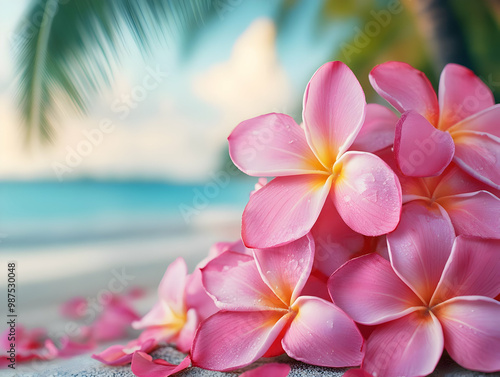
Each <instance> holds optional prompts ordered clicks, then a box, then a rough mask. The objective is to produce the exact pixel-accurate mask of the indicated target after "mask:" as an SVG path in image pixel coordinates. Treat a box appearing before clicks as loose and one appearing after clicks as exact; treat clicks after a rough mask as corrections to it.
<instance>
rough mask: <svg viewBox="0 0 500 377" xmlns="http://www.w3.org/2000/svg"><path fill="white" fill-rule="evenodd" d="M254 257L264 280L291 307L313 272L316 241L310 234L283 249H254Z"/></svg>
mask: <svg viewBox="0 0 500 377" xmlns="http://www.w3.org/2000/svg"><path fill="white" fill-rule="evenodd" d="M254 256H255V261H256V263H257V268H258V269H259V272H260V276H261V277H262V280H264V282H265V283H266V284H267V285H268V287H269V288H270V289H271V290H272V291H273V292H274V294H275V295H276V296H278V297H279V298H280V299H281V301H283V302H284V303H285V304H286V305H291V303H292V302H293V301H295V299H296V298H297V297H298V296H299V295H300V292H301V291H302V288H304V285H305V284H306V281H307V279H308V278H309V275H310V273H311V269H312V265H313V261H314V240H313V239H312V236H310V235H307V236H305V237H302V238H299V239H298V240H297V241H293V242H290V243H288V244H286V245H283V246H279V247H273V248H269V249H264V250H261V249H255V250H254Z"/></svg>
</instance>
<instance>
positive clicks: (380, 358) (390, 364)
mask: <svg viewBox="0 0 500 377" xmlns="http://www.w3.org/2000/svg"><path fill="white" fill-rule="evenodd" d="M443 344H444V341H443V330H442V329H441V325H440V324H439V321H438V320H437V318H436V317H435V316H434V315H433V314H432V312H426V311H425V309H421V310H418V311H415V312H413V313H410V314H408V315H406V316H404V317H402V318H399V319H397V320H395V321H391V322H388V323H385V324H383V325H380V326H378V327H377V328H376V329H375V331H373V333H372V334H371V335H370V337H369V338H368V340H367V341H366V349H365V352H366V354H365V358H364V360H363V364H362V368H363V369H365V370H366V371H367V372H368V373H371V374H372V375H374V376H381V377H382V376H383V377H401V376H427V375H428V374H430V373H432V371H433V370H434V368H435V367H436V364H437V363H438V361H439V359H440V358H441V354H442V353H443Z"/></svg>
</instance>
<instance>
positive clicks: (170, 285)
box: [158, 257, 187, 313]
mask: <svg viewBox="0 0 500 377" xmlns="http://www.w3.org/2000/svg"><path fill="white" fill-rule="evenodd" d="M186 281H187V266H186V262H185V261H184V259H183V258H182V257H179V258H177V259H176V260H175V261H174V262H172V263H171V264H170V265H169V266H168V268H167V271H165V275H164V276H163V279H161V282H160V285H159V286H158V297H159V298H160V301H164V302H166V303H167V304H168V306H169V307H170V308H171V309H172V310H173V311H174V312H175V313H183V312H184V311H185V309H184V308H185V304H184V298H185V293H184V289H185V287H186Z"/></svg>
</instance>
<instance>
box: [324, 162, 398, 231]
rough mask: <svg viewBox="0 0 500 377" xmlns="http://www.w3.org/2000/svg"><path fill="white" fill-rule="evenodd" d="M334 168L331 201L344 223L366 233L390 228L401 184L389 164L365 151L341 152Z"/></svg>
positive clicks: (394, 221)
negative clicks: (336, 171)
mask: <svg viewBox="0 0 500 377" xmlns="http://www.w3.org/2000/svg"><path fill="white" fill-rule="evenodd" d="M337 168H338V169H339V170H340V172H339V175H338V177H337V179H336V180H335V181H334V185H333V188H332V192H333V202H334V203H335V207H336V208H337V210H338V212H339V214H340V216H341V217H342V219H343V220H344V221H345V222H346V224H347V225H349V227H350V228H351V229H353V230H354V231H356V232H358V233H361V234H364V235H366V236H380V235H382V234H385V233H387V232H390V231H392V230H393V229H394V228H395V227H396V225H397V224H398V222H399V216H400V213H401V185H400V184H399V180H398V177H397V176H396V174H394V172H393V171H392V170H391V168H390V167H389V166H388V165H387V164H386V163H385V162H384V161H382V159H381V158H379V157H377V156H375V155H373V154H371V153H366V152H347V153H345V154H344V155H343V156H342V158H341V159H340V160H339V161H337V163H336V164H335V169H337Z"/></svg>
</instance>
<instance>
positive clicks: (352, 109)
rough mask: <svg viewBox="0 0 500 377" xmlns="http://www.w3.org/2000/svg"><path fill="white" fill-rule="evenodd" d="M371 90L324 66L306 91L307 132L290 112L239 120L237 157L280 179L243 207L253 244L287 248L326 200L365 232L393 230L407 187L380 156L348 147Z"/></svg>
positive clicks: (233, 140) (234, 138) (243, 165)
mask: <svg viewBox="0 0 500 377" xmlns="http://www.w3.org/2000/svg"><path fill="white" fill-rule="evenodd" d="M365 107H366V102H365V95H364V93H363V90H362V88H361V86H360V84H359V82H358V80H357V79H356V77H355V76H354V74H353V73H352V72H351V70H350V69H349V68H348V67H347V66H346V65H345V64H344V63H342V62H330V63H327V64H325V65H323V66H322V67H321V68H319V69H318V71H317V72H316V73H315V74H314V76H313V77H312V79H311V81H310V82H309V84H308V86H307V89H306V92H305V95H304V110H303V120H304V129H302V128H301V127H300V126H299V125H298V124H297V123H295V121H294V120H293V119H292V118H291V117H290V116H288V115H284V114H267V115H262V116H259V117H257V118H253V119H250V120H246V121H244V122H242V123H240V124H239V125H238V126H237V127H236V128H235V130H234V131H233V132H232V133H231V135H230V136H229V138H228V140H229V153H230V155H231V158H232V160H233V162H234V163H235V164H236V166H238V168H239V169H240V170H242V171H243V172H245V173H246V174H248V175H252V176H262V177H277V178H275V179H273V180H272V181H271V182H269V183H267V184H266V185H265V186H264V187H262V188H261V189H260V190H258V191H257V192H255V193H254V194H253V195H252V196H251V197H250V200H249V202H248V204H247V206H246V208H245V211H244V212H243V224H242V239H243V242H244V243H245V245H247V246H248V247H252V248H266V247H273V246H279V245H283V244H285V243H288V242H291V241H293V240H296V239H298V238H300V237H303V236H304V235H306V234H307V233H308V232H309V231H310V230H311V228H312V227H313V225H314V223H315V222H316V220H317V219H318V216H319V215H320V212H321V210H322V209H323V206H324V204H325V202H326V201H327V200H333V202H334V204H335V207H336V209H337V211H338V213H339V214H340V216H341V218H342V219H343V221H344V222H345V223H346V224H347V225H348V226H349V227H350V228H352V229H353V230H355V231H356V232H358V233H362V234H364V235H369V236H376V235H381V234H384V233H387V232H390V231H392V230H393V229H394V228H395V227H396V225H397V223H398V221H399V216H400V211H401V188H400V185H399V182H398V179H397V177H396V176H395V174H394V173H393V172H392V170H391V169H390V168H389V167H388V166H387V165H386V164H385V163H384V162H383V161H382V160H381V159H380V158H379V157H377V156H375V155H373V154H371V153H367V152H355V151H348V149H349V148H350V147H351V145H352V143H353V142H354V139H355V138H356V136H357V134H358V132H359V131H360V129H361V126H362V124H363V120H364V117H365Z"/></svg>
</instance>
